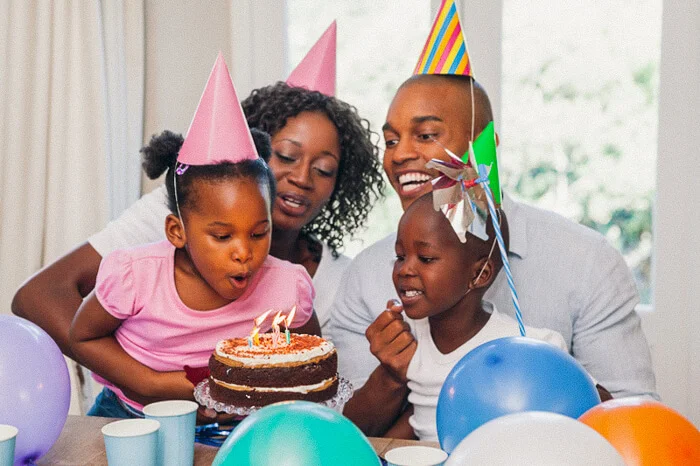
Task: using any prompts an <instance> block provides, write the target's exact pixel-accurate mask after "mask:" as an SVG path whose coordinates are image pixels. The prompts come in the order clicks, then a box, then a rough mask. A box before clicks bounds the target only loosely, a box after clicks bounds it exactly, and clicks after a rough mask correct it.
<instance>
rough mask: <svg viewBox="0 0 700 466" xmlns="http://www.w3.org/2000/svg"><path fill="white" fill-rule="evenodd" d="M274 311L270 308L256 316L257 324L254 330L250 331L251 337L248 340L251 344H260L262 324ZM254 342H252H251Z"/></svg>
mask: <svg viewBox="0 0 700 466" xmlns="http://www.w3.org/2000/svg"><path fill="white" fill-rule="evenodd" d="M270 312H272V309H268V310H267V311H265V312H263V313H262V314H260V315H259V316H258V317H256V318H255V320H254V322H255V326H254V327H253V330H252V331H251V332H250V337H248V338H249V340H248V343H249V346H253V345H256V346H257V345H259V344H260V335H259V334H260V325H261V324H262V323H263V322H264V321H265V319H267V316H268V314H270ZM251 343H252V344H251Z"/></svg>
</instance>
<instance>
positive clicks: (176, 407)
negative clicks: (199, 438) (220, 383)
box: [143, 400, 199, 466]
mask: <svg viewBox="0 0 700 466" xmlns="http://www.w3.org/2000/svg"><path fill="white" fill-rule="evenodd" d="M198 407H199V405H198V404H197V403H195V402H194V401H187V400H169V401H159V402H157V403H151V404H150V405H147V406H144V407H143V414H144V415H145V416H146V419H155V420H157V421H158V422H160V430H159V431H158V454H159V457H160V463H159V464H160V465H162V466H192V464H193V463H194V428H195V423H196V421H197V408H198Z"/></svg>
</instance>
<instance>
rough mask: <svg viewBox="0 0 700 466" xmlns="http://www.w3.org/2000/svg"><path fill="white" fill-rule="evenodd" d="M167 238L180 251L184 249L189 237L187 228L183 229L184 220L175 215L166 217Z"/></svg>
mask: <svg viewBox="0 0 700 466" xmlns="http://www.w3.org/2000/svg"><path fill="white" fill-rule="evenodd" d="M165 237H166V238H168V241H170V243H171V244H172V245H173V246H175V247H176V248H178V249H181V248H184V247H185V243H187V236H186V235H185V228H184V227H183V223H182V220H180V219H179V218H177V217H176V216H175V215H173V214H169V215H168V216H167V217H165Z"/></svg>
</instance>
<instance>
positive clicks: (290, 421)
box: [213, 401, 380, 466]
mask: <svg viewBox="0 0 700 466" xmlns="http://www.w3.org/2000/svg"><path fill="white" fill-rule="evenodd" d="M234 465H235V466H280V465H284V466H308V465H316V466H324V465H329V466H330V465H333V466H343V465H348V466H351V465H352V466H379V465H380V463H379V457H378V456H377V454H376V453H375V452H374V449H373V448H372V445H371V444H370V443H369V440H368V439H367V437H365V436H364V434H363V433H362V432H361V431H360V429H358V428H357V427H356V426H355V425H354V424H353V423H352V422H350V420H348V419H347V418H346V417H344V416H343V415H341V414H339V413H337V412H336V411H333V410H332V409H330V408H327V407H325V406H321V405H319V404H316V403H310V402H308V401H284V402H281V403H275V404H273V405H269V406H266V407H264V408H262V409H260V410H259V411H256V412H255V413H253V414H251V415H250V416H248V417H247V418H245V420H243V422H241V423H240V424H238V426H236V428H235V429H234V430H233V432H231V435H229V437H228V438H227V439H226V441H225V442H224V444H223V445H222V446H221V449H220V450H219V452H218V453H217V455H216V458H214V463H213V466H234Z"/></svg>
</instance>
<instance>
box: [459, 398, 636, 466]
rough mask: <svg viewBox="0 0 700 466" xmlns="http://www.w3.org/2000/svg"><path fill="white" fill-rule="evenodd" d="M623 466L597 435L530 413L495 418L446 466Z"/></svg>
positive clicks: (570, 421) (555, 418) (576, 423)
mask: <svg viewBox="0 0 700 466" xmlns="http://www.w3.org/2000/svg"><path fill="white" fill-rule="evenodd" d="M477 464H478V465H493V466H496V465H509V466H512V465H527V466H530V465H533V464H536V465H539V466H548V465H552V466H555V465H556V466H560V465H567V466H579V465H580V466H583V465H596V466H607V465H610V466H618V465H619V466H624V465H625V462H624V460H623V459H622V456H620V454H619V453H618V452H617V450H615V448H614V447H613V446H612V445H610V443H609V442H608V441H607V440H605V438H603V436H601V435H600V434H599V433H598V432H596V431H595V430H593V429H591V428H590V427H588V426H587V425H585V424H583V423H582V422H579V421H577V420H576V419H572V418H570V417H567V416H563V415H561V414H557V413H549V412H541V411H526V412H522V413H514V414H508V415H506V416H502V417H498V418H496V419H492V420H491V421H489V422H487V423H485V424H483V425H482V426H481V427H479V428H478V429H475V430H474V431H473V432H472V433H470V434H469V435H467V436H466V437H465V438H464V439H463V440H462V441H461V442H459V445H457V447H456V448H455V449H454V450H453V451H452V454H451V455H450V457H449V458H448V460H447V462H446V463H445V466H462V465H477Z"/></svg>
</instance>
